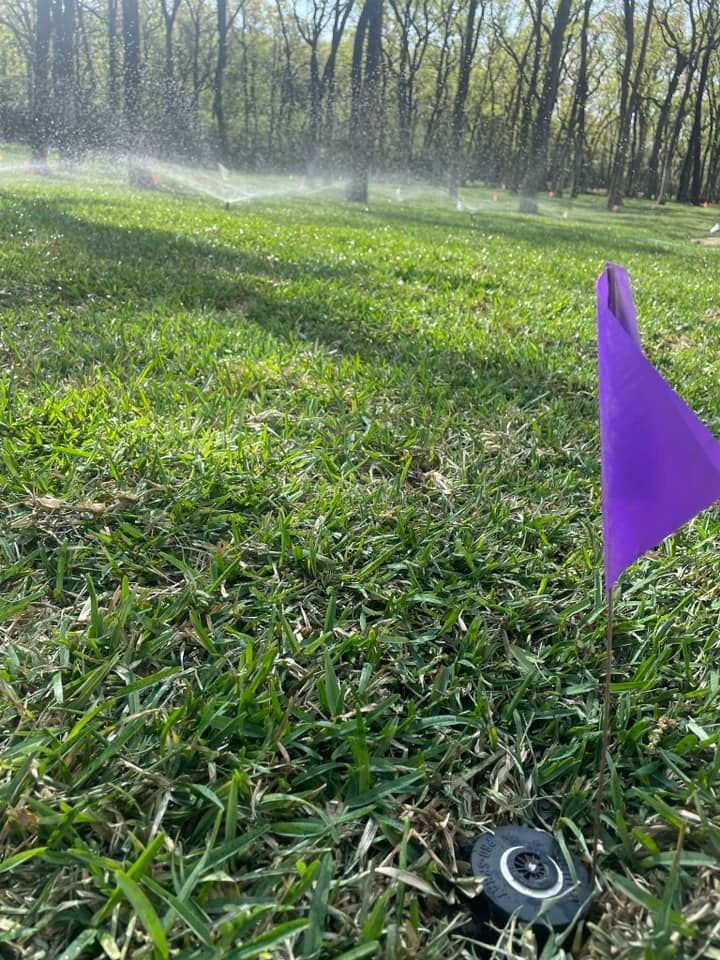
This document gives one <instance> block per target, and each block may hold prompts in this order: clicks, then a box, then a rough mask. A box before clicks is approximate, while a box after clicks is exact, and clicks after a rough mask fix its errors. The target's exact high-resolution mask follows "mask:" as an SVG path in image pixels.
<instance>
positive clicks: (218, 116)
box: [213, 0, 230, 163]
mask: <svg viewBox="0 0 720 960" xmlns="http://www.w3.org/2000/svg"><path fill="white" fill-rule="evenodd" d="M227 34H228V21H227V0H217V36H218V46H217V60H216V61H215V86H214V90H213V116H214V117H215V122H216V123H217V135H218V145H219V147H220V156H221V158H222V159H223V160H224V161H225V162H226V163H227V162H228V161H229V159H230V145H229V143H228V134H227V123H226V121H225V105H224V103H223V80H224V78H225V67H226V66H227Z"/></svg>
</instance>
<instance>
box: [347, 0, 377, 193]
mask: <svg viewBox="0 0 720 960" xmlns="http://www.w3.org/2000/svg"><path fill="white" fill-rule="evenodd" d="M363 53H364V57H363ZM381 54H382V0H365V3H364V5H363V9H362V12H361V14H360V19H359V21H358V26H357V30H356V33H355V45H354V47H353V59H352V102H351V109H350V147H351V158H350V162H351V167H352V175H351V178H350V180H349V181H348V184H347V188H346V199H347V200H350V201H352V202H355V203H367V200H368V177H369V174H370V164H371V162H372V157H373V147H374V143H375V136H376V133H377V121H378V117H377V106H378V93H379V89H380V67H381ZM363 59H364V65H363Z"/></svg>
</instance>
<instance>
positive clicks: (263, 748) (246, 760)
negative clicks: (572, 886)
mask: <svg viewBox="0 0 720 960" xmlns="http://www.w3.org/2000/svg"><path fill="white" fill-rule="evenodd" d="M159 187H160V188H161V189H159V190H158V191H156V192H152V193H148V194H141V193H137V192H133V191H130V190H128V189H126V188H124V187H123V186H122V185H121V182H120V180H119V177H118V181H117V183H112V182H110V181H108V180H107V178H105V179H102V180H90V179H87V178H85V179H83V180H82V181H77V180H75V179H73V178H71V177H65V178H57V179H55V180H46V179H45V178H39V177H34V178H33V177H27V176H25V175H23V176H17V177H11V176H7V177H6V178H5V179H3V180H2V181H0V230H1V231H2V238H3V242H2V245H1V246H0V361H1V362H2V368H3V370H2V373H1V374H0V457H1V460H0V465H1V466H0V497H1V498H2V505H3V512H2V519H1V521H0V555H1V556H2V559H3V565H2V569H1V570H0V584H1V592H0V650H1V651H2V673H1V674H0V692H2V700H0V716H1V717H2V724H1V726H0V730H1V731H2V734H1V735H0V736H1V739H0V803H1V804H2V811H3V813H2V824H3V825H2V828H0V829H1V832H0V841H1V842H2V845H3V847H2V852H3V856H4V858H5V859H4V860H3V861H2V863H0V943H1V944H4V945H5V946H0V952H2V950H3V949H7V951H8V955H9V956H15V955H18V951H19V955H21V956H29V957H30V956H32V957H47V958H51V957H53V958H54V957H58V956H60V955H61V954H62V952H63V950H67V953H65V954H62V955H63V956H66V957H79V956H83V957H99V956H105V955H106V956H110V957H115V956H118V957H119V956H128V957H129V956H133V957H135V956H153V955H155V956H168V955H169V954H172V955H173V956H177V957H182V958H200V957H202V958H213V957H216V958H221V957H222V958H226V957H227V958H235V960H242V958H253V957H263V956H271V957H278V958H290V957H295V958H319V957H328V958H329V957H344V958H345V960H351V958H352V960H358V958H364V957H377V958H380V957H388V958H391V957H414V958H419V957H422V958H423V960H434V958H437V960H440V958H443V960H445V958H450V957H458V958H459V957H470V956H473V952H472V951H473V948H472V946H471V944H470V943H469V942H468V940H467V939H465V938H466V937H467V936H469V935H470V934H471V932H472V931H471V930H470V929H469V928H468V927H467V926H465V927H463V926H461V925H460V921H461V920H462V919H463V918H464V917H465V916H466V915H465V914H464V912H463V911H458V910H457V909H456V907H454V906H453V905H452V902H454V901H456V899H457V898H456V897H455V896H453V894H454V890H455V882H456V880H457V878H458V876H462V875H463V873H464V872H467V869H468V867H467V864H466V862H465V860H464V857H465V856H466V854H467V843H466V841H468V840H471V839H472V838H473V837H474V836H475V835H476V834H477V833H478V832H479V831H480V830H481V829H483V828H485V827H487V826H490V825H491V824H493V823H507V822H515V821H517V822H522V823H527V824H531V825H534V826H546V827H549V828H552V829H554V830H555V831H556V832H557V833H558V834H559V835H562V836H563V837H564V838H565V839H566V841H567V843H568V844H569V845H570V846H571V847H573V848H574V849H575V850H577V851H578V852H579V853H580V854H581V855H586V854H587V849H586V843H587V842H589V840H588V838H589V836H590V833H591V828H592V804H593V798H594V789H595V783H596V768H597V748H598V722H599V702H598V696H597V690H596V686H597V678H598V677H599V676H600V675H601V673H602V669H603V643H602V635H603V630H604V619H603V605H602V595H601V582H600V543H599V530H600V522H599V521H600V518H599V460H598V437H597V423H596V420H597V401H596V375H595V329H594V283H595V278H596V277H597V275H598V274H599V272H600V271H601V269H602V267H603V265H604V262H605V260H607V259H612V260H615V261H617V262H620V263H622V264H623V265H624V266H626V267H627V268H628V270H629V272H630V276H631V279H632V281H633V285H634V289H635V293H636V300H637V304H638V308H639V313H640V322H641V329H642V332H643V336H644V342H645V344H646V348H647V351H648V353H649V355H650V356H651V357H652V359H653V360H654V361H655V362H656V363H657V365H658V366H659V368H660V369H661V371H662V372H663V373H664V374H665V375H666V376H667V378H668V379H669V380H670V381H671V382H672V383H673V384H674V385H675V386H677V387H679V388H680V389H681V392H682V393H683V395H684V396H685V397H686V398H687V399H688V401H689V402H690V403H691V404H692V405H693V406H694V407H695V409H697V411H698V413H699V414H700V415H701V416H702V417H703V418H704V420H705V421H706V422H707V423H708V425H709V426H710V427H711V428H712V429H714V430H715V432H716V433H720V392H719V391H718V387H717V385H718V380H719V379H720V361H719V360H718V352H717V342H718V334H719V333H720V312H719V311H720V294H719V293H718V288H717V284H716V277H717V267H718V262H717V257H718V255H720V252H719V251H717V250H713V249H704V248H700V247H696V246H693V245H692V244H690V243H689V242H688V240H689V238H690V237H692V236H703V235H706V234H707V231H708V230H709V228H710V227H711V226H712V224H713V223H714V222H715V217H716V213H715V212H714V211H712V210H707V211H706V210H688V209H678V208H675V207H671V206H668V207H665V208H663V209H661V210H653V209H652V207H651V204H650V201H646V200H637V201H632V202H630V203H629V204H628V205H627V207H626V208H625V209H624V210H623V212H622V213H618V214H607V213H606V212H605V211H604V207H603V205H604V200H603V198H602V197H594V198H583V199H581V200H578V201H570V200H567V199H566V198H550V197H547V198H543V199H542V209H543V212H544V215H543V216H541V217H537V218H533V217H525V216H520V215H519V214H517V213H516V212H515V209H514V208H515V204H516V200H515V198H514V197H512V198H511V197H510V195H509V194H502V195H499V193H500V192H499V191H495V190H492V189H482V190H481V189H468V190H464V191H463V192H462V196H461V200H462V202H463V203H465V204H467V205H472V206H477V207H478V208H479V209H478V210H477V211H476V212H474V213H472V214H470V213H468V212H462V211H458V210H457V209H456V205H455V203H454V202H451V201H449V200H448V199H447V198H446V197H445V196H444V194H443V193H442V191H439V190H423V189H421V188H420V187H417V186H416V187H412V186H411V185H401V186H400V187H399V188H398V186H397V185H396V184H379V185H376V186H375V187H374V188H373V191H372V197H371V202H370V204H369V206H368V208H367V209H366V208H362V207H359V208H355V207H350V206H347V205H344V204H342V203H340V202H337V200H336V199H333V198H332V197H325V196H324V195H317V196H311V197H304V196H302V195H301V192H300V191H297V194H292V195H288V196H287V197H279V198H277V199H272V200H266V201H255V202H251V203H247V204H244V205H238V206H236V207H233V208H231V209H230V210H229V211H226V210H224V209H223V207H222V205H221V204H219V203H215V202H213V201H211V200H209V199H206V198H202V197H200V196H178V195H176V194H175V193H174V192H173V190H172V189H171V187H172V185H171V184H170V183H168V182H164V181H162V180H161V182H160V183H159ZM398 189H399V191H400V192H399V194H398ZM495 195H498V199H497V200H493V196H495ZM565 212H567V214H568V216H567V217H564V216H563V214H564V213H565ZM719 543H720V525H718V520H717V516H716V514H715V513H714V512H710V513H708V514H706V515H704V516H702V517H701V518H700V519H699V520H698V521H696V523H695V524H694V525H693V526H692V528H691V529H689V530H688V531H686V532H683V533H682V534H681V535H680V536H679V537H677V538H676V539H674V540H671V541H669V542H667V543H666V544H664V545H663V546H662V547H661V548H660V549H659V550H658V551H657V553H656V555H655V556H654V557H651V558H648V559H646V560H644V561H643V562H642V563H640V564H639V565H638V566H637V567H636V568H635V569H634V570H633V571H632V572H631V574H629V575H628V576H627V577H626V578H625V582H624V586H623V589H622V591H621V594H620V597H619V599H618V603H617V607H618V626H617V646H618V659H619V662H618V667H617V672H616V674H615V681H616V702H617V709H616V719H615V728H614V735H613V747H612V755H613V766H612V775H611V778H610V784H609V786H608V790H607V794H606V797H605V803H604V819H603V845H604V850H605V853H604V856H603V858H602V864H603V868H604V871H605V873H604V877H603V879H604V882H605V884H606V893H605V894H604V896H603V898H602V900H601V902H600V906H599V908H598V910H597V911H596V912H595V914H594V915H593V919H592V930H591V940H590V943H591V945H592V950H593V951H594V953H595V955H610V953H611V951H612V949H613V947H618V948H619V949H621V950H622V949H629V948H632V947H633V945H634V947H635V948H636V949H637V950H641V949H644V950H645V951H646V952H645V954H644V955H645V956H650V957H664V956H666V955H668V956H669V955H672V954H673V951H674V949H675V948H674V946H673V943H674V941H673V937H676V938H677V937H678V936H681V937H682V938H684V939H683V941H682V942H683V943H684V944H686V947H683V950H686V954H687V955H688V956H691V955H693V954H698V955H704V956H713V955H714V954H712V952H709V951H711V950H712V949H715V950H716V951H718V950H720V942H718V938H717V935H716V933H714V925H716V924H717V916H716V915H715V913H714V911H715V901H716V890H717V885H718V883H720V871H718V853H719V852H720V828H719V827H718V824H719V823H720V819H719V818H720V806H719V805H718V800H717V786H718V764H719V763H720V760H719V759H718V746H717V745H718V737H719V735H720V727H719V726H718V722H717V695H718V689H719V684H718V668H717V664H718V659H719V653H720V642H719V641H718V633H717V630H718V611H720V589H718V576H717V574H718V568H719V566H720V562H719V559H718V557H719V554H718V545H719ZM683 823H684V824H686V827H687V832H686V833H685V835H684V846H683V849H682V850H680V851H676V846H677V841H678V835H679V828H680V825H681V824H683ZM675 856H677V857H678V863H679V870H676V871H672V870H671V869H670V866H671V863H672V861H673V857H675ZM379 867H381V868H382V870H380V872H377V868H379ZM386 868H391V869H390V870H389V871H388V870H387V869H386ZM393 868H394V869H402V870H405V871H407V873H408V874H409V875H410V876H407V875H401V876H400V880H398V875H397V874H395V873H393ZM431 889H434V890H435V892H436V894H437V895H431V894H430V893H429V891H430V890H431ZM714 891H715V892H714ZM604 908H606V909H607V911H608V912H607V913H603V909H604ZM651 918H652V919H653V923H649V922H648V921H649V919H651ZM713 938H715V941H714V946H713V944H712V943H711V944H710V946H708V942H709V941H713ZM698 951H700V953H698ZM702 951H705V952H704V953H703V952H702ZM715 955H718V956H720V953H716V954H715Z"/></svg>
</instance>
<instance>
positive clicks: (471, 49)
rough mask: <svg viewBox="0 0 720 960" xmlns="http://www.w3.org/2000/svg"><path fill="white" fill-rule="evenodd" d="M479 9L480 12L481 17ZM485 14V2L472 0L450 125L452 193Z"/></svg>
mask: <svg viewBox="0 0 720 960" xmlns="http://www.w3.org/2000/svg"><path fill="white" fill-rule="evenodd" d="M478 8H479V11H480V15H479V17H478ZM484 16H485V2H484V0H483V2H481V0H468V6H467V14H466V18H465V26H464V29H463V32H462V36H461V39H460V65H459V68H458V79H457V89H456V90H455V99H454V101H453V111H452V123H451V127H450V163H449V165H448V167H449V171H450V178H449V190H450V196H451V197H456V196H457V188H458V183H459V180H460V171H461V169H462V158H461V156H460V151H461V147H460V140H461V137H462V134H463V128H464V126H465V102H466V100H467V95H468V90H469V89H470V73H471V71H472V65H473V60H474V58H475V51H476V50H477V45H478V39H479V36H480V28H481V27H482V22H483V19H484ZM476 18H477V20H476Z"/></svg>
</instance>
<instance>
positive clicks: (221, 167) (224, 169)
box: [218, 163, 230, 180]
mask: <svg viewBox="0 0 720 960" xmlns="http://www.w3.org/2000/svg"><path fill="white" fill-rule="evenodd" d="M218 170H219V171H220V176H221V177H222V178H223V180H227V178H228V177H229V176H230V171H229V170H228V168H227V167H226V166H224V165H223V164H222V163H218Z"/></svg>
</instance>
